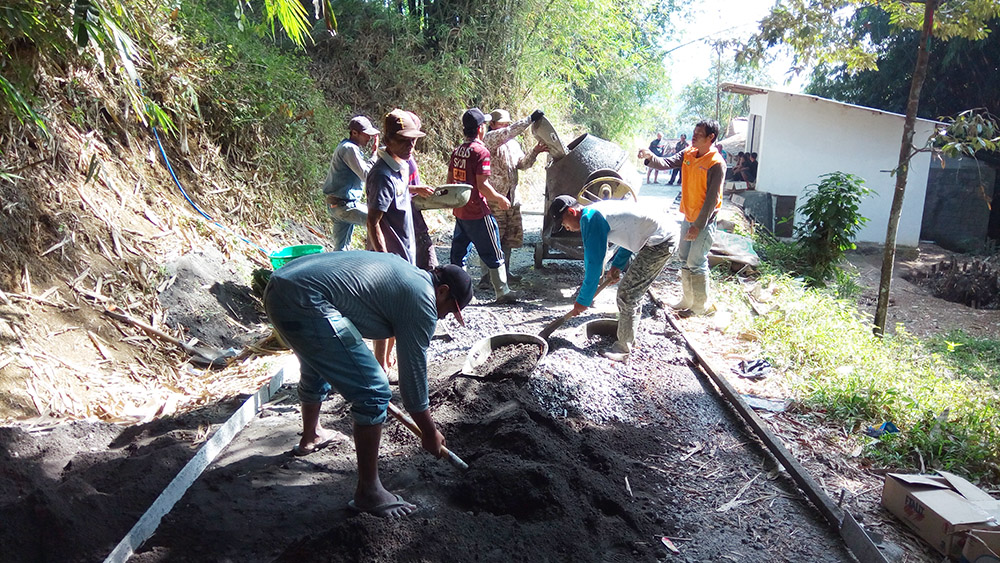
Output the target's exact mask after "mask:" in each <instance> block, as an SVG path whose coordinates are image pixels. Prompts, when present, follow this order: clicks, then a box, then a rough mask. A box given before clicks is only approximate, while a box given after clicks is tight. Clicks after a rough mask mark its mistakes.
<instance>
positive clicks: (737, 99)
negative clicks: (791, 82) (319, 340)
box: [677, 41, 772, 136]
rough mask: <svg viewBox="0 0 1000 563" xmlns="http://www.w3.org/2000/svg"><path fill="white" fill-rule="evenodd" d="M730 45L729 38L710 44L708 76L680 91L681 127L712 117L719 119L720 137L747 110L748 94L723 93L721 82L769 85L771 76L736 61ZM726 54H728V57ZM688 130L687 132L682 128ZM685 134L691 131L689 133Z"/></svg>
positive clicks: (678, 117)
mask: <svg viewBox="0 0 1000 563" xmlns="http://www.w3.org/2000/svg"><path fill="white" fill-rule="evenodd" d="M731 49H732V45H731V43H730V42H728V41H716V42H713V43H712V50H713V51H714V53H715V58H714V59H713V61H712V67H711V69H710V70H709V75H708V76H707V77H705V78H703V79H701V80H696V81H694V82H691V83H690V84H688V85H687V86H685V87H684V88H683V89H682V90H681V93H680V111H679V113H678V115H677V123H678V125H679V126H680V127H681V129H682V130H687V129H693V127H694V124H695V123H697V122H698V121H699V120H701V119H705V118H712V119H715V120H716V121H718V122H719V127H720V133H719V134H720V136H721V135H722V134H723V133H724V132H725V131H726V128H727V127H728V126H729V122H730V121H732V120H733V118H734V117H740V116H745V115H747V114H748V113H749V112H750V100H749V98H748V97H747V96H742V95H735V94H729V93H726V92H722V89H721V87H720V86H721V85H722V83H723V82H741V83H746V84H757V85H760V86H770V85H771V84H772V80H771V78H770V77H769V76H768V75H767V73H766V72H764V71H763V70H761V69H760V68H758V67H757V66H755V65H753V64H748V63H746V62H742V61H737V60H736V59H735V57H734V56H732V50H731ZM727 54H728V56H727ZM683 132H687V131H683ZM688 135H690V133H689V132H688Z"/></svg>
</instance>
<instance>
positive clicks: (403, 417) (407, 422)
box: [389, 403, 469, 469]
mask: <svg viewBox="0 0 1000 563" xmlns="http://www.w3.org/2000/svg"><path fill="white" fill-rule="evenodd" d="M389 414H391V415H392V416H394V417H395V418H396V420H398V421H400V422H402V423H403V426H405V427H407V428H409V429H410V432H413V433H414V434H415V435H416V436H417V438H419V437H420V436H421V435H422V434H423V433H422V432H421V431H420V427H419V426H417V423H416V422H413V419H412V418H410V416H409V415H408V414H406V413H405V412H403V411H401V410H399V409H398V408H397V407H396V405H394V404H392V403H389ZM441 451H442V452H444V455H445V456H447V457H448V461H450V462H451V464H452V465H454V466H455V467H457V468H459V469H468V468H469V464H468V463H465V462H464V461H462V458H460V457H458V456H457V455H455V452H453V451H451V450H449V449H448V448H446V447H444V446H441Z"/></svg>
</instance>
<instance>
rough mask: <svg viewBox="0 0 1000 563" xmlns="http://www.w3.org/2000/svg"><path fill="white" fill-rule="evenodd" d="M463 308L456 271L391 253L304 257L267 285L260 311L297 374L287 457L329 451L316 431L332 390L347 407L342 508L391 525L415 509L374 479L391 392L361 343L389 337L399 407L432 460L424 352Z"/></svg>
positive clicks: (436, 438) (460, 274)
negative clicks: (350, 493) (351, 483)
mask: <svg viewBox="0 0 1000 563" xmlns="http://www.w3.org/2000/svg"><path fill="white" fill-rule="evenodd" d="M470 301H472V280H471V279H469V276H468V274H466V273H465V271H464V270H462V268H460V267H458V266H453V265H447V266H441V267H438V268H435V269H434V270H433V271H430V272H427V271H424V270H420V269H419V268H417V267H416V266H413V265H411V264H409V263H408V262H407V261H406V260H403V259H402V258H400V257H399V256H396V255H395V254H387V253H377V252H361V251H358V252H328V253H323V254H314V255H310V256H303V257H302V258H297V259H295V260H293V261H292V262H290V263H288V264H287V265H285V266H283V267H281V268H280V269H278V270H277V271H275V272H274V274H273V275H272V276H271V281H270V282H269V283H268V286H267V289H266V290H265V292H264V308H265V310H266V311H267V315H268V318H269V319H270V321H271V323H272V324H273V325H274V329H275V330H276V331H277V332H278V334H279V335H280V336H281V339H282V340H283V341H284V342H285V343H286V344H288V345H289V347H291V349H292V351H294V352H295V356H296V357H297V358H298V359H299V364H300V372H301V377H300V379H299V388H298V392H299V400H300V401H301V402H302V439H301V440H299V443H298V444H297V445H296V446H295V448H294V449H293V450H292V453H293V454H294V455H298V456H302V455H308V454H310V453H312V452H314V451H317V450H319V449H321V448H323V447H326V446H327V445H329V444H330V443H331V442H332V434H331V433H330V431H328V430H325V429H324V428H323V427H322V426H321V425H320V422H319V411H320V405H321V403H322V401H323V398H324V397H326V395H327V394H328V393H329V392H330V389H331V387H332V388H333V389H335V390H336V391H337V392H338V393H340V394H341V395H342V396H343V397H344V399H345V400H346V401H347V402H349V403H350V404H351V414H352V416H353V418H354V445H355V448H356V450H357V458H358V484H357V488H356V489H355V492H354V499H353V500H352V501H351V502H350V503H349V506H350V507H351V508H352V509H354V510H356V511H359V512H368V513H370V514H374V515H376V516H382V517H399V516H405V515H407V514H409V513H410V512H412V511H414V510H416V508H417V507H416V506H415V505H413V504H410V503H408V502H406V501H405V500H403V498H402V497H400V496H399V495H397V494H393V493H391V492H389V491H387V490H386V489H385V487H383V486H382V482H381V480H380V479H379V475H378V449H379V443H380V441H381V438H382V423H383V422H384V421H385V419H386V411H387V410H388V406H389V399H390V398H391V397H392V392H391V391H390V390H389V381H388V378H387V377H386V374H385V371H384V370H383V369H382V367H381V366H380V365H379V364H378V362H377V361H376V360H375V356H374V355H373V354H372V352H371V351H370V350H369V349H368V347H367V346H366V345H365V343H364V341H363V340H362V338H371V339H380V338H388V337H390V336H395V337H396V349H397V357H398V359H399V391H400V394H401V395H402V397H403V406H404V407H405V408H406V410H407V411H409V413H410V415H411V416H412V417H413V420H414V421H415V422H416V425H417V426H418V427H419V428H420V430H421V442H422V444H421V445H422V446H423V448H424V449H425V450H427V451H428V452H430V453H432V454H434V455H435V456H437V457H441V456H442V455H443V454H444V453H445V452H444V444H445V440H444V436H443V435H442V434H441V433H440V432H439V431H438V430H437V428H435V426H434V420H433V419H432V418H431V413H430V410H429V402H428V398H427V347H428V345H429V344H430V340H431V336H432V335H433V334H434V329H435V326H436V325H437V321H438V319H443V318H445V316H447V315H448V313H451V314H452V315H454V316H455V318H456V319H458V321H459V322H460V323H461V322H462V314H461V309H462V308H463V307H465V306H466V305H468V304H469V302H470ZM463 324H464V323H463Z"/></svg>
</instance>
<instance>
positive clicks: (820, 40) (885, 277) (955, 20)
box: [742, 0, 1000, 335]
mask: <svg viewBox="0 0 1000 563" xmlns="http://www.w3.org/2000/svg"><path fill="white" fill-rule="evenodd" d="M921 4H922V5H921ZM867 5H869V2H868V1H867V0H823V1H811V0H791V1H790V2H788V3H785V4H778V5H776V6H775V7H774V8H773V9H772V11H771V13H770V14H769V15H768V16H767V17H766V18H764V19H763V20H762V21H761V29H760V32H759V33H758V34H756V35H755V36H754V37H753V38H752V39H751V41H750V43H749V45H748V46H747V48H746V49H745V50H744V51H743V53H742V57H744V58H749V59H751V60H752V59H755V58H757V57H760V56H762V55H763V53H764V51H765V50H766V49H767V48H768V47H773V46H775V45H778V44H783V45H786V46H788V47H790V48H791V50H792V52H793V54H794V57H795V58H794V64H796V65H807V64H814V63H820V64H846V65H847V68H848V69H850V70H851V71H855V70H865V69H874V68H877V67H876V61H877V46H876V45H873V44H871V43H870V42H868V41H865V40H864V36H863V34H861V33H859V31H858V30H857V29H856V28H854V27H852V26H851V25H849V20H850V17H851V16H853V15H854V14H856V13H857V12H858V10H860V9H862V8H864V7H865V6H867ZM880 6H881V7H883V8H884V9H885V10H886V12H887V13H888V14H889V22H890V24H891V27H892V30H893V33H894V34H898V33H900V32H901V30H905V29H920V40H919V42H918V43H917V56H916V61H915V63H914V67H913V73H912V76H911V81H910V87H909V95H908V97H907V100H906V117H905V119H904V122H903V138H902V143H901V144H900V149H899V160H898V164H897V166H896V169H895V170H894V174H895V176H896V186H895V190H894V193H893V199H892V207H891V210H890V212H889V224H888V227H887V228H886V238H885V252H884V254H883V258H882V276H881V281H880V283H879V294H878V304H877V306H876V310H875V333H876V334H879V335H881V334H883V333H884V332H885V322H886V315H887V313H888V306H889V292H890V288H891V284H892V270H893V261H894V260H895V255H896V232H897V229H898V227H899V216H900V212H901V210H902V206H903V197H904V196H905V193H906V179H907V176H908V174H909V162H910V159H911V157H912V156H913V154H914V153H915V152H916V151H917V150H920V149H916V148H915V147H914V145H913V134H914V123H915V122H916V119H917V109H918V108H919V106H920V93H921V90H922V89H923V85H924V80H925V78H926V76H927V68H928V61H929V58H930V49H931V46H932V44H933V40H934V39H938V40H941V41H948V40H950V39H953V38H958V37H962V38H966V39H971V40H980V39H983V38H985V37H986V36H988V35H989V33H990V29H989V27H988V26H987V23H988V22H989V21H991V20H993V19H995V18H997V17H1000V3H998V2H996V1H995V0H950V1H947V2H942V1H941V0H924V1H923V2H922V3H917V2H907V1H903V0H886V1H885V2H882V3H880Z"/></svg>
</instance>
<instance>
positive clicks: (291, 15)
mask: <svg viewBox="0 0 1000 563" xmlns="http://www.w3.org/2000/svg"><path fill="white" fill-rule="evenodd" d="M234 5H235V6H236V9H237V15H238V17H239V18H240V22H241V23H243V22H248V18H247V16H246V14H245V13H244V11H243V8H244V2H242V1H236V2H234ZM264 8H265V9H264V19H263V21H262V22H260V24H258V26H257V28H258V29H260V30H262V31H269V32H270V33H271V34H272V35H274V34H275V24H276V22H277V23H280V24H281V26H282V29H283V30H284V31H285V33H286V34H287V35H288V37H289V38H290V39H291V40H292V41H293V42H294V43H295V44H296V45H298V46H300V47H302V46H304V45H305V42H306V40H307V38H309V32H310V29H311V25H310V23H309V21H308V17H307V14H306V12H305V10H304V9H303V7H302V3H301V2H299V1H298V0H266V1H265V2H264ZM318 8H319V13H318V14H317V16H318V17H320V18H322V19H323V20H324V21H325V22H326V24H327V26H328V29H330V31H333V29H334V26H335V24H336V20H334V19H333V12H332V10H331V9H330V5H329V0H322V1H321V2H319V4H318ZM162 9H167V8H162ZM153 27H154V24H153V23H152V20H151V19H150V14H148V13H147V12H146V11H144V9H137V8H136V7H134V6H133V5H132V4H131V3H130V2H128V1H127V0H72V1H64V2H48V1H45V0H13V1H10V2H6V3H5V5H4V6H2V7H0V94H2V96H0V109H6V110H7V111H10V112H11V113H13V115H14V116H15V117H17V119H18V120H19V121H21V122H22V123H23V122H24V121H25V120H30V121H32V122H33V123H35V124H36V125H37V126H39V127H40V128H41V129H42V130H43V131H44V130H45V123H44V115H43V114H42V113H40V112H39V111H37V110H36V108H35V107H34V106H33V100H31V96H30V95H26V94H25V92H30V91H31V89H32V87H33V85H34V72H35V71H36V68H35V67H34V66H33V64H32V62H31V61H33V60H34V59H37V58H49V59H55V60H60V61H62V60H70V59H74V60H79V61H82V62H84V63H85V64H87V65H94V66H96V67H97V68H99V69H110V70H111V72H112V73H113V74H114V75H115V76H116V77H117V79H118V80H117V85H118V87H119V88H120V89H121V91H122V93H123V95H124V97H125V98H126V99H127V100H128V102H129V106H130V110H131V111H130V112H129V113H130V114H131V115H132V116H134V117H135V118H137V119H139V120H140V121H141V122H142V123H143V124H145V123H147V122H148V121H147V120H151V121H152V122H153V123H155V124H158V125H160V126H161V127H164V128H168V129H169V128H172V127H173V124H172V121H171V120H170V117H169V116H168V115H167V114H166V113H165V112H164V111H163V110H162V109H161V108H160V106H159V105H157V103H156V102H155V101H154V100H153V99H151V98H150V97H149V96H147V95H146V94H145V93H144V92H143V90H142V82H141V77H140V70H139V69H141V68H143V67H144V66H146V65H148V61H149V60H150V59H151V58H155V56H156V49H157V45H156V43H155V40H154V38H153V37H154V33H153ZM26 63H27V64H26ZM0 115H2V114H0Z"/></svg>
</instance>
